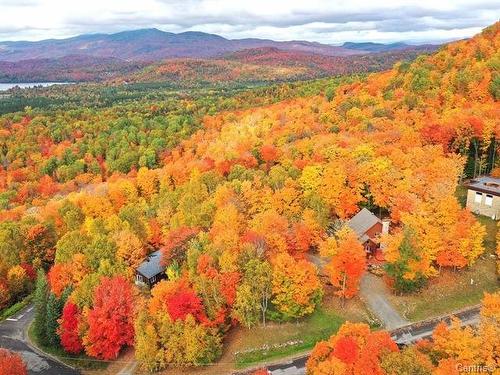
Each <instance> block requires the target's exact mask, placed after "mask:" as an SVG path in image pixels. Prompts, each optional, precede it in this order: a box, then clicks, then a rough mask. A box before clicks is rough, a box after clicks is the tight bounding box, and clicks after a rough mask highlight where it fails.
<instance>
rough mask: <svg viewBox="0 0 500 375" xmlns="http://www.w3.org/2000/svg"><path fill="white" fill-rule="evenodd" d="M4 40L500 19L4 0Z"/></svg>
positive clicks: (179, 1)
mask: <svg viewBox="0 0 500 375" xmlns="http://www.w3.org/2000/svg"><path fill="white" fill-rule="evenodd" d="M0 10H1V11H0V25H1V27H0V40H39V39H44V38H49V37H67V36H73V35H77V34H81V33H95V32H115V31H122V30H128V29H137V28H146V27H158V28H160V29H162V30H165V31H173V32H179V31H186V30H197V31H205V32H212V33H216V34H220V35H223V36H225V37H229V38H243V37H259V38H271V39H277V40H290V39H302V40H316V41H319V42H323V43H340V42H343V41H383V42H389V41H400V40H406V41H411V42H424V41H445V40H450V39H458V38H463V37H468V36H471V35H473V34H475V33H477V32H478V31H479V30H480V29H481V28H483V27H485V26H487V25H489V24H491V23H493V22H495V21H497V20H498V18H499V16H500V3H499V2H498V0H478V1H475V0H468V1H466V0H440V1H436V0H418V1H417V0H409V1H401V0H386V1H383V2H375V1H373V0H251V1H248V0H85V1H77V0H0Z"/></svg>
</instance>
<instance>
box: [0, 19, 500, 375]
mask: <svg viewBox="0 0 500 375" xmlns="http://www.w3.org/2000/svg"><path fill="white" fill-rule="evenodd" d="M499 32H500V23H497V24H495V25H492V26H490V27H489V28H487V29H485V30H484V31H483V32H482V33H481V34H479V35H477V36H475V37H474V38H472V39H470V40H465V41H460V42H455V43H450V44H449V45H446V46H443V47H442V48H441V49H440V50H439V51H438V52H436V53H434V54H432V55H429V56H426V55H423V56H420V57H418V58H417V59H416V60H415V61H414V62H412V63H407V62H403V63H397V64H396V65H395V66H394V67H393V68H392V69H391V70H389V71H386V72H382V73H374V74H371V75H369V76H368V77H366V78H364V79H349V78H340V79H335V80H328V79H327V80H322V81H317V82H313V83H303V84H296V86H289V85H286V84H285V85H276V86H273V87H272V88H267V89H266V88H257V89H254V90H243V91H242V92H240V93H237V94H236V95H234V96H227V97H226V96H217V94H215V95H212V94H211V93H208V94H207V95H205V94H202V95H199V96H193V95H191V96H190V95H184V94H182V93H181V94H180V95H176V96H175V97H173V98H171V99H168V100H164V98H163V97H162V98H156V99H157V100H156V99H155V98H151V101H150V102H148V105H147V106H144V105H143V104H144V102H134V101H130V102H123V103H120V102H119V101H117V102H115V103H114V104H113V105H112V106H110V107H105V108H102V109H97V110H96V109H92V108H85V107H81V108H72V109H71V110H67V111H65V110H64V109H61V108H57V106H56V107H48V108H45V109H43V108H39V109H37V108H34V109H33V108H27V109H26V110H24V111H23V112H17V113H9V114H5V115H3V116H2V118H1V119H0V123H1V125H2V126H1V134H0V138H1V153H2V155H1V157H2V168H1V171H0V187H1V189H2V193H1V202H0V203H1V204H2V211H1V213H0V218H1V223H0V306H6V305H8V304H9V303H11V302H12V301H15V300H17V299H19V298H20V297H21V296H23V295H26V294H27V293H29V292H30V290H32V289H33V287H34V280H35V278H36V277H37V276H36V274H37V272H38V277H37V280H36V292H35V304H36V306H37V308H38V309H39V310H40V311H46V314H39V315H38V316H37V319H36V320H35V329H36V332H37V334H38V335H39V337H42V338H45V340H46V341H47V342H46V343H47V344H50V345H53V346H58V345H61V346H62V347H63V348H64V349H65V350H66V351H68V352H69V353H80V352H85V353H86V354H87V355H89V356H91V357H96V358H99V359H114V358H116V357H117V356H118V354H119V353H120V350H121V349H122V348H123V347H125V346H127V345H134V347H135V355H136V358H137V359H138V360H139V362H140V363H141V366H143V368H145V369H148V370H159V369H164V368H167V367H169V366H180V365H204V364H209V363H213V362H215V361H217V359H218V358H219V356H220V355H221V352H222V342H223V341H222V340H223V338H224V335H225V334H226V333H227V332H228V331H229V330H230V329H231V328H232V327H234V326H235V325H242V326H244V327H248V328H251V327H253V326H255V325H257V324H266V323H267V322H268V321H277V322H281V321H295V320H298V319H300V318H302V317H304V316H306V315H308V314H311V313H312V312H313V311H315V309H316V308H317V307H318V306H319V305H320V304H321V301H322V298H323V294H324V292H323V284H322V281H321V280H320V278H319V276H318V270H317V267H316V266H315V265H314V264H313V263H311V262H310V261H309V260H308V257H307V254H308V253H310V252H316V251H317V252H319V254H320V255H321V256H322V257H325V259H328V262H329V263H328V265H327V266H326V272H327V274H328V277H329V279H330V282H331V284H332V285H333V286H334V288H335V290H336V293H337V294H338V295H339V296H340V297H342V298H351V297H353V296H354V295H356V293H357V291H358V284H359V278H360V276H361V274H362V273H363V272H364V270H365V267H366V265H365V257H364V256H365V254H364V250H363V247H362V246H361V244H360V243H359V242H358V240H357V238H356V236H355V235H354V234H353V233H352V231H350V230H348V229H347V228H346V227H345V225H343V223H344V222H345V220H347V219H349V218H350V217H352V216H353V215H354V214H355V213H356V212H358V211H359V209H360V208H361V207H367V208H369V209H370V210H372V211H374V212H383V213H385V214H387V215H388V216H389V217H390V219H391V225H392V227H393V228H394V229H393V230H392V231H391V233H390V234H389V235H387V236H385V237H383V238H382V239H381V241H382V242H383V243H384V244H385V246H386V250H385V257H386V261H387V269H386V272H387V275H388V277H389V278H390V280H391V283H392V286H393V287H394V289H395V290H396V291H398V292H401V293H404V292H412V291H415V290H418V289H419V288H421V287H422V286H424V285H425V284H426V283H427V282H428V281H429V280H430V279H432V278H436V277H439V275H440V272H441V271H442V269H443V268H447V267H448V268H454V269H457V270H460V269H464V268H467V267H469V266H471V265H473V264H474V262H475V261H476V260H477V259H478V257H479V256H480V255H481V254H482V253H483V251H484V245H483V240H484V235H485V230H484V227H483V225H482V224H481V223H479V221H478V220H477V219H476V218H475V216H474V215H472V214H471V213H470V212H469V211H467V210H465V209H462V208H461V206H460V205H459V203H458V201H457V199H456V197H455V195H454V193H455V189H456V187H457V183H458V182H459V181H460V180H461V179H462V178H464V177H474V176H476V175H479V174H483V173H490V172H491V173H493V174H498V173H499V170H498V167H497V165H498V164H497V159H498V158H495V155H496V153H497V139H498V138H500V123H499V121H498V119H499V118H500V108H499V106H498V99H499V98H500V72H499V70H500V55H499V44H500V36H499ZM57 90H62V91H58V92H68V91H64V90H75V88H57ZM294 90H296V92H295V94H294ZM301 90H303V91H301ZM304 91H305V94H304V95H302V94H301V93H304ZM53 92H57V91H53ZM311 93H315V95H311ZM87 95H88V96H89V100H91V101H92V100H94V99H95V98H93V97H92V95H93V94H92V90H89V91H87ZM162 95H163V94H162ZM276 98H279V99H282V100H280V101H276ZM156 249H161V251H162V256H163V262H164V263H165V265H166V266H167V275H168V280H164V281H161V282H159V283H158V284H157V285H156V286H154V288H153V289H152V290H151V292H150V293H149V292H148V291H147V290H142V289H140V288H138V287H136V286H135V285H134V271H135V269H136V268H137V266H138V265H139V264H140V263H141V262H142V261H143V260H144V259H145V257H146V256H147V255H148V254H149V253H151V252H152V251H154V250H156ZM45 272H46V273H47V276H45ZM43 309H46V310H43ZM485 314H488V312H486V313H485ZM488 316H490V315H488ZM105 317H112V319H104V318H105ZM350 331H354V332H355V333H350ZM358 331H359V332H358ZM439 332H440V333H439ZM439 332H438V334H440V335H441V336H440V337H443V339H442V340H443V342H444V341H446V337H447V336H446V335H448V334H449V333H447V331H446V332H445V331H444V329H441V331H439ZM339 335H340V336H339V337H340V338H342V340H343V341H342V342H343V344H345V345H344V346H343V348H344V349H345V347H349V345H351V346H350V347H352V342H351V341H353V340H352V337H351V336H353V335H355V336H359V337H367V336H369V335H373V337H372V339H370V340H367V339H365V338H362V339H360V340H359V341H362V342H363V345H364V344H365V343H368V342H369V343H370V345H373V346H368V347H367V348H366V350H367V351H369V350H370V348H373V347H374V346H377V345H379V344H381V345H379V346H380V347H381V348H382V347H387V348H388V349H389V351H396V350H397V348H395V347H394V346H395V345H393V343H390V342H388V340H387V337H386V336H384V335H383V334H380V335H379V334H370V333H369V332H368V331H367V327H364V326H363V327H358V326H352V327H350V328H349V327H348V328H345V329H344V330H343V331H342V332H340V333H339ZM340 338H336V339H332V341H331V343H330V344H323V349H324V350H325V351H328V352H329V351H331V350H337V349H336V348H337V346H338V345H337V344H336V343H337V342H338V341H337V340H340ZM349 340H350V341H349ZM356 340H358V339H356ZM356 340H355V341H356ZM358 344H359V343H358ZM367 345H368V344H367ZM442 345H443V350H442V351H443V352H444V353H445V354H443V359H449V358H452V359H453V358H455V357H456V355H457V354H456V352H454V351H453V350H452V349H450V348H448V347H446V345H445V344H444V343H442ZM339 347H340V349H338V350H339V351H342V346H339ZM325 348H326V349H325ZM360 348H361V346H360ZM363 350H365V349H364V347H363ZM316 354H318V353H316ZM412 355H418V353H417V354H415V353H413V354H412V353H409V354H408V356H409V357H411V356H412ZM321 356H322V354H318V355H317V356H316V358H318V357H321ZM342 358H344V362H345V363H350V364H352V363H354V361H355V360H357V359H356V358H352V359H349V358H346V357H342ZM312 361H313V360H312ZM349 361H350V362H349ZM388 361H389V360H388ZM318 362H320V360H318ZM337 362H338V361H337ZM313 365H314V366H316V365H317V364H314V363H313V362H311V366H313ZM334 366H337V368H338V369H340V368H341V367H342V366H343V364H339V363H335V364H334ZM377 366H378V365H377ZM384 366H385V365H384ZM387 366H389V365H387ZM443 366H444V365H443ZM450 366H451V365H450ZM311 371H312V370H311ZM339 371H340V370H339ZM353 371H354V370H353ZM311 373H316V372H311ZM317 373H318V374H319V373H322V372H321V371H320V370H318V372H317ZM339 373H356V372H339ZM381 373H384V372H381ZM387 373H390V372H387ZM441 373H445V372H441Z"/></svg>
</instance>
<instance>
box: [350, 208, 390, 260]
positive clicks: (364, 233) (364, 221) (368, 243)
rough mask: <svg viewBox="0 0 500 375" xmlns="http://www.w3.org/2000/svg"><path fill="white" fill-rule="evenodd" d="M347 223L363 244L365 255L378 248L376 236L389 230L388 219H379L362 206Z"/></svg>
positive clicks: (369, 254) (373, 252)
mask: <svg viewBox="0 0 500 375" xmlns="http://www.w3.org/2000/svg"><path fill="white" fill-rule="evenodd" d="M347 225H348V226H349V227H350V228H351V229H352V230H353V231H354V232H355V233H356V235H357V236H358V240H359V242H361V243H362V244H363V247H364V248H365V251H366V255H367V256H368V257H370V256H373V255H374V254H375V252H376V251H377V249H379V248H380V245H379V241H378V237H379V236H380V235H381V234H382V233H387V232H389V220H380V219H379V218H378V217H377V216H375V215H374V214H373V213H372V212H370V211H369V210H367V209H366V208H363V209H362V210H361V211H359V212H358V213H357V214H356V215H354V216H353V217H352V218H351V219H350V220H349V221H348V222H347Z"/></svg>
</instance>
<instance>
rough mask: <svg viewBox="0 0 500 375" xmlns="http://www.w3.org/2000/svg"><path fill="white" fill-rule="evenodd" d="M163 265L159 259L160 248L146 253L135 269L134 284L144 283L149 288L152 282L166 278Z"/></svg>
mask: <svg viewBox="0 0 500 375" xmlns="http://www.w3.org/2000/svg"><path fill="white" fill-rule="evenodd" d="M165 269H166V267H165V265H164V264H163V262H162V261H161V250H157V251H155V252H154V253H151V254H149V255H148V257H147V258H146V259H145V260H144V262H142V263H141V264H140V265H139V267H137V269H136V270H135V282H136V284H145V285H147V286H148V287H149V288H151V287H152V286H153V285H154V284H156V283H157V282H159V281H160V280H163V279H165V278H166V274H165Z"/></svg>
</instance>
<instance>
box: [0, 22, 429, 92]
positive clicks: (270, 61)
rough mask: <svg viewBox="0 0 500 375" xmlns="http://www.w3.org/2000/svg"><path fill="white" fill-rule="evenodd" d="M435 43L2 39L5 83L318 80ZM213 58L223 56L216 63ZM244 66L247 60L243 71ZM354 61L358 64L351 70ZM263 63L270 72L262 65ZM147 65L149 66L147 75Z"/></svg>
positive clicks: (137, 36) (166, 36)
mask: <svg viewBox="0 0 500 375" xmlns="http://www.w3.org/2000/svg"><path fill="white" fill-rule="evenodd" d="M432 48H434V49H435V47H429V46H410V45H407V44H404V43H394V44H389V45H385V44H380V43H352V42H350V43H345V44H344V45H343V46H333V45H328V44H321V43H317V42H308V41H274V40H269V39H255V38H252V39H227V38H224V37H222V36H219V35H215V34H207V33H202V32H194V31H189V32H184V33H179V34H175V33H170V32H164V31H161V30H158V29H141V30H133V31H123V32H119V33H115V34H86V35H80V36H76V37H72V38H66V39H47V40H41V41H36V42H27V41H19V42H0V82H23V81H24V82H42V81H73V82H76V81H79V82H80V81H103V80H108V79H113V78H116V77H120V79H123V80H127V79H126V77H127V76H128V75H130V74H131V73H134V72H138V73H139V74H138V75H136V76H135V77H134V78H133V79H132V81H134V80H136V78H137V77H148V78H150V79H152V80H154V81H156V80H158V79H159V78H162V77H164V76H165V74H164V73H162V72H168V74H167V75H166V76H168V77H171V75H170V73H171V72H172V71H174V72H175V71H179V72H180V73H182V70H183V69H184V67H189V68H190V69H195V70H196V74H195V75H194V76H199V75H200V73H199V72H201V75H206V74H207V72H211V71H215V72H218V71H220V70H221V69H222V70H223V71H228V72H229V71H230V72H235V71H237V73H234V74H236V75H237V76H240V75H241V73H242V72H244V74H246V75H247V76H250V78H251V81H254V80H259V77H258V76H259V75H262V74H264V75H266V76H271V75H274V74H276V75H277V79H286V78H290V77H295V78H299V77H311V76H314V77H316V76H324V75H325V74H344V73H345V72H360V71H371V70H373V69H375V70H377V69H378V68H382V67H383V68H388V67H390V65H388V64H392V63H393V62H394V61H396V59H399V58H404V57H405V55H406V54H407V53H408V54H409V56H410V57H411V56H413V57H414V55H415V54H416V53H420V52H426V51H429V50H432ZM392 52H398V54H392V55H386V56H385V55H384V56H381V57H377V58H375V59H374V58H370V59H369V61H366V58H365V56H367V55H372V54H385V53H392ZM400 55H401V56H400ZM358 57H359V61H358V60H357V58H358ZM179 59H198V60H200V59H203V60H204V61H203V63H201V62H199V64H201V65H200V66H203V67H204V68H202V67H198V68H197V67H196V64H197V63H196V62H195V61H193V60H190V61H184V62H179ZM214 59H216V60H218V61H217V62H214V61H213V60H214ZM172 60H176V61H175V62H172ZM207 60H211V61H207ZM220 60H222V61H220ZM238 63H245V64H247V65H246V66H245V67H243V68H244V69H238V65H237V64H238ZM158 64H164V65H163V66H162V67H161V69H159V72H160V73H159V74H151V72H153V71H154V70H153V69H156V68H157V67H158ZM248 64H251V65H252V66H250V65H248ZM348 65H352V68H350V69H347V68H348ZM150 66H151V68H149V69H148V67H150ZM263 66H264V67H265V69H262V67H263ZM283 68H286V70H283ZM292 68H293V72H292V71H291V70H290V69H292ZM298 68H300V69H301V71H300V72H299V71H298ZM142 69H146V71H145V72H144V73H143V72H142ZM318 69H319V70H318ZM157 71H158V70H157ZM234 74H232V75H234ZM194 76H193V77H194Z"/></svg>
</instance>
